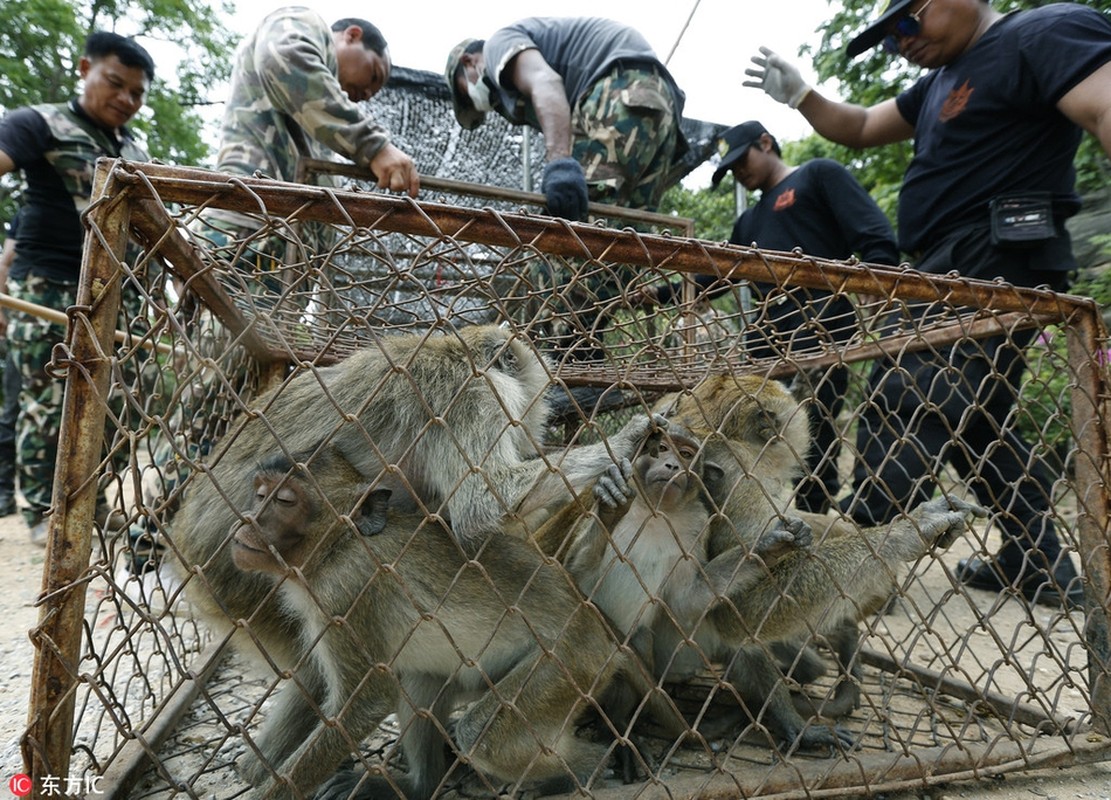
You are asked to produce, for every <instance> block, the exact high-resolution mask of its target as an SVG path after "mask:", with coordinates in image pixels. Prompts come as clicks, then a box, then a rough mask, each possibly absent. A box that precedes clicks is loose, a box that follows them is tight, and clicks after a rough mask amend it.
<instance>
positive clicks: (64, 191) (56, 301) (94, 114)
mask: <svg viewBox="0 0 1111 800" xmlns="http://www.w3.org/2000/svg"><path fill="white" fill-rule="evenodd" d="M78 68H79V71H80V74H81V78H82V79H83V81H84V84H83V89H82V92H81V96H80V97H79V98H75V99H73V100H70V101H69V102H68V103H50V104H42V105H36V106H28V107H25V108H18V109H15V110H14V111H12V112H10V113H9V114H8V115H7V116H6V117H4V119H3V120H0V175H6V174H7V173H9V172H13V171H15V170H22V172H23V177H24V181H25V184H26V188H25V190H24V192H23V209H22V211H21V213H20V224H19V233H18V235H17V237H16V243H17V246H16V254H15V260H14V262H13V264H12V268H11V275H10V281H11V293H12V295H13V296H15V297H17V298H19V299H21V300H26V301H28V302H31V303H35V304H37V305H41V306H46V307H48V308H54V309H59V310H64V309H66V308H68V307H69V306H71V305H73V304H74V303H75V302H76V299H77V282H78V279H79V277H80V273H81V251H82V245H83V243H84V228H83V227H82V225H81V212H82V211H83V210H84V209H85V208H86V207H87V206H88V204H89V201H90V197H91V194H92V182H93V173H94V165H95V163H96V160H97V159H98V158H101V157H109V158H119V157H122V158H126V159H129V160H132V161H146V160H148V157H147V153H146V151H145V150H143V148H141V147H140V146H139V145H138V144H137V143H136V142H135V140H134V139H133V138H132V136H131V133H130V132H129V131H128V129H127V128H126V127H125V126H126V123H127V122H129V121H130V120H131V118H132V117H133V116H135V114H136V113H137V112H138V111H139V109H140V108H142V105H143V100H144V99H145V97H146V92H147V89H148V88H149V87H150V82H151V81H152V80H153V79H154V62H153V61H152V60H151V57H150V55H149V54H148V53H147V51H146V50H144V49H143V48H142V47H140V46H139V45H138V44H137V43H136V42H135V41H134V40H132V39H127V38H124V37H123V36H119V35H118V34H115V33H108V32H98V33H94V34H92V35H90V36H89V38H88V40H87V41H86V43H85V53H84V55H82V56H81V59H80V61H79V63H78ZM65 334H66V328H65V325H59V324H57V323H52V322H50V321H48V320H44V319H41V318H38V317H35V316H33V315H31V314H27V313H23V312H19V313H15V314H13V315H12V318H11V320H10V322H9V325H8V342H9V346H10V348H11V353H12V359H13V360H14V361H15V363H16V364H18V365H19V370H20V375H21V379H22V391H21V393H20V414H19V419H18V421H17V426H16V427H17V445H16V460H17V463H18V470H19V484H20V492H21V493H22V495H23V498H24V500H26V501H27V503H28V505H29V508H26V509H24V512H23V515H24V519H25V520H26V522H27V524H28V527H29V530H30V534H31V540H32V542H34V543H36V544H45V541H46V524H45V521H44V519H43V516H44V515H45V513H46V511H47V510H48V509H49V507H50V504H51V501H52V493H53V483H54V464H55V460H56V458H57V450H58V435H59V432H60V428H61V415H62V386H61V383H60V381H59V380H58V379H57V378H55V377H53V376H52V375H50V374H49V373H48V372H47V370H46V366H47V364H48V363H49V362H50V358H51V351H52V349H53V347H54V345H55V344H57V343H58V342H61V341H63V340H64V339H65Z"/></svg>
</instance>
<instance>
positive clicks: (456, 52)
mask: <svg viewBox="0 0 1111 800" xmlns="http://www.w3.org/2000/svg"><path fill="white" fill-rule="evenodd" d="M477 41H478V40H477V39H464V40H463V41H461V42H460V43H459V44H457V45H455V47H453V48H451V52H450V53H448V56H447V66H446V67H444V80H446V81H447V88H448V89H449V90H450V91H451V104H452V105H453V106H454V107H455V119H456V120H457V121H458V122H459V124H460V125H462V126H463V128H465V129H466V130H468V131H473V130H474V129H475V128H477V127H478V126H479V125H481V124H482V123H483V122H484V121H485V119H486V112H485V111H479V110H478V109H476V108H475V107H474V103H472V102H471V98H470V97H468V96H467V93H466V92H460V91H459V87H458V86H456V85H455V74H456V73H457V72H458V71H459V66H460V64H462V63H463V53H464V52H466V50H467V48H468V47H470V46H471V45H472V44H474V43H475V42H477Z"/></svg>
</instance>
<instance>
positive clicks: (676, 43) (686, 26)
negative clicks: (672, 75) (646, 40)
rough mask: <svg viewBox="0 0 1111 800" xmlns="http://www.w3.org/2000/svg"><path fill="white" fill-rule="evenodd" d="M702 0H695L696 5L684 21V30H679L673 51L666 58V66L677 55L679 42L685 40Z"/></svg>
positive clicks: (672, 47)
mask: <svg viewBox="0 0 1111 800" xmlns="http://www.w3.org/2000/svg"><path fill="white" fill-rule="evenodd" d="M701 2H702V0H694V6H693V7H692V8H691V13H690V14H689V15H688V16H687V21H686V22H685V23H683V30H681V31H679V37H678V38H677V39H676V40H675V44H673V45H672V46H671V52H670V53H668V54H667V58H665V59H664V66H665V67H666V66H667V65H668V64H669V63H671V57H672V56H673V55H675V51H676V50H678V49H679V42H681V41H683V35H684V34H685V33H686V32H687V28H689V27H690V26H691V20H692V19H694V12H695V11H697V10H698V6H699V4H700V3H701Z"/></svg>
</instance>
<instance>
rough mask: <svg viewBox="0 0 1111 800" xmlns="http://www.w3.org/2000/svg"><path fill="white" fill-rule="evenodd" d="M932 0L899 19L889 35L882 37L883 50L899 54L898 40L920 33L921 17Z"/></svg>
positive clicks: (927, 0)
mask: <svg viewBox="0 0 1111 800" xmlns="http://www.w3.org/2000/svg"><path fill="white" fill-rule="evenodd" d="M933 1H934V0H926V5H924V6H922V7H921V8H920V9H918V10H917V11H915V12H914V13H913V14H907V15H906V16H902V17H899V18H898V19H897V20H895V24H894V25H892V26H891V33H889V34H888V35H887V36H885V37H884V40H883V49H884V50H886V51H887V52H889V53H898V52H899V39H900V38H903V37H906V36H917V35H918V34H919V33H921V32H922V15H923V14H925V13H926V9H927V8H929V7H930V3H932V2H933Z"/></svg>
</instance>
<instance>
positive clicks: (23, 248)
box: [9, 102, 150, 282]
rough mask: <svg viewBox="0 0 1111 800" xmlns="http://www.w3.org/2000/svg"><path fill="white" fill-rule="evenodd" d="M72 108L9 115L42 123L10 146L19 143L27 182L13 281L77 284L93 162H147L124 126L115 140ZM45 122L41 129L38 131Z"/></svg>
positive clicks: (61, 105) (25, 110) (27, 109)
mask: <svg viewBox="0 0 1111 800" xmlns="http://www.w3.org/2000/svg"><path fill="white" fill-rule="evenodd" d="M76 105H77V104H76V103H74V102H71V103H50V104H42V105H34V106H27V107H24V108H23V109H17V110H16V111H14V112H12V117H16V116H17V115H25V116H23V117H22V118H23V119H25V120H35V119H36V118H38V119H41V123H37V120H36V124H35V125H34V126H30V127H23V128H22V130H23V131H24V132H23V133H22V134H21V137H22V138H20V139H16V140H12V142H10V143H11V144H16V145H18V146H17V147H16V148H14V151H15V152H16V153H18V160H17V165H18V166H19V167H20V169H22V170H23V173H24V177H25V179H26V182H27V187H26V189H25V190H24V193H23V202H24V208H23V211H22V213H21V216H20V228H19V236H18V237H17V241H18V242H19V245H18V248H17V250H16V257H15V262H14V263H13V264H12V270H11V274H12V277H14V278H22V277H24V276H25V275H27V274H29V273H33V274H35V275H38V276H40V277H44V278H48V279H50V280H55V281H63V282H73V281H76V280H77V277H78V274H79V273H80V267H81V247H82V243H83V242H84V238H85V230H84V228H83V226H82V224H81V216H80V215H81V212H82V211H84V210H85V209H86V208H87V207H88V205H89V200H90V197H91V195H92V190H93V176H94V173H95V169H96V162H97V159H99V158H103V157H109V158H116V157H122V158H126V159H128V160H130V161H149V160H150V156H148V155H147V152H146V150H144V149H143V148H142V147H141V146H140V145H139V144H138V143H136V142H135V140H134V139H132V138H131V134H130V132H128V131H127V129H126V128H124V129H121V130H120V131H119V138H118V139H117V138H116V137H115V136H113V135H112V133H110V132H108V131H105V130H103V129H101V128H98V127H97V126H96V124H95V123H94V122H93V121H92V120H91V119H89V118H88V117H86V116H84V115H82V114H79V113H78V111H77V110H76ZM43 123H44V124H45V130H39V128H38V125H39V124H43ZM47 131H49V133H47ZM9 155H13V153H9ZM55 176H56V177H55ZM70 201H72V203H71V202H70Z"/></svg>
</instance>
